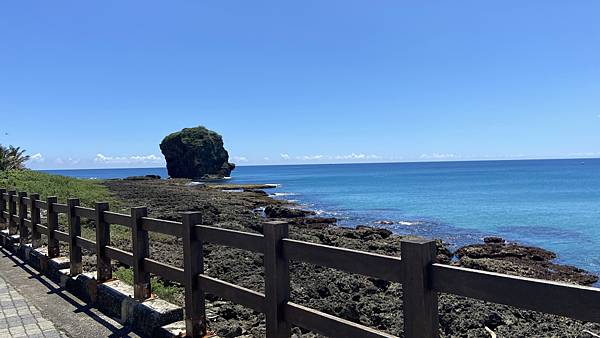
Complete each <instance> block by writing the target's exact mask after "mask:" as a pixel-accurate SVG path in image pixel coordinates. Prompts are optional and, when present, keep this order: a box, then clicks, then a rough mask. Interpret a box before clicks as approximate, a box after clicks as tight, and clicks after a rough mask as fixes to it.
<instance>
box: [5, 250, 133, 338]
mask: <svg viewBox="0 0 600 338" xmlns="http://www.w3.org/2000/svg"><path fill="white" fill-rule="evenodd" d="M0 337H57V338H58V337H90V338H92V337H138V336H137V335H135V334H134V333H131V331H130V329H129V328H128V327H127V326H123V325H121V324H119V323H118V322H117V321H115V320H114V319H112V318H109V317H107V316H105V315H103V314H102V313H100V312H99V311H98V310H96V309H94V308H91V307H90V306H88V305H87V304H85V303H84V302H82V301H81V300H79V299H78V298H76V297H75V296H73V295H71V294H70V293H68V292H67V291H65V290H64V289H63V288H61V287H60V285H57V284H56V283H54V282H52V281H51V280H50V279H48V278H47V277H45V276H43V275H41V274H39V273H38V272H37V271H35V270H33V269H32V268H31V267H29V266H28V265H26V264H24V263H23V262H22V261H21V260H20V259H19V258H17V257H16V256H14V255H13V254H12V253H10V252H9V251H6V250H5V249H2V248H0Z"/></svg>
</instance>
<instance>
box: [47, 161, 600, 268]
mask: <svg viewBox="0 0 600 338" xmlns="http://www.w3.org/2000/svg"><path fill="white" fill-rule="evenodd" d="M49 172H51V173H55V174H62V175H68V176H76V177H84V178H118V177H126V176H132V175H145V174H158V175H161V176H163V177H165V176H166V175H167V174H166V170H165V169H164V168H150V169H100V170H60V171H49ZM229 182H230V183H250V182H252V183H277V184H279V185H280V186H279V187H278V188H277V189H273V190H272V191H271V192H272V193H273V194H276V195H277V196H278V198H285V199H290V200H295V201H297V202H298V203H301V204H304V205H306V206H307V207H310V208H312V209H314V210H318V211H319V212H321V213H322V214H324V215H333V216H335V217H338V218H339V219H340V220H341V221H340V223H341V224H342V225H348V226H355V225H358V224H376V222H377V221H379V220H390V221H393V222H394V224H393V225H389V226H388V225H386V226H385V227H389V228H391V229H392V230H393V231H395V232H398V233H403V234H417V235H423V236H428V237H435V238H443V239H444V240H446V241H447V242H449V243H451V244H453V245H455V246H458V245H463V244H467V243H474V242H478V241H480V240H481V238H482V237H484V236H488V235H498V236H502V237H504V238H506V239H509V240H514V241H518V242H521V243H525V244H531V245H536V246H541V247H543V248H547V249H549V250H552V251H555V252H557V253H558V255H559V259H558V261H559V262H561V263H568V264H573V265H576V266H579V267H582V268H584V269H587V270H590V271H593V272H595V273H597V274H600V254H599V253H598V249H599V248H600V159H584V160H580V159H578V160H526V161H485V162H483V161H482V162H437V163H385V164H336V165H290V166H246V167H238V168H236V170H235V171H234V172H233V178H232V179H231V180H230V181H229Z"/></svg>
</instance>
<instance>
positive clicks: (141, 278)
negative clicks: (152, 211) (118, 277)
mask: <svg viewBox="0 0 600 338" xmlns="http://www.w3.org/2000/svg"><path fill="white" fill-rule="evenodd" d="M146 216H148V208H146V207H141V208H131V242H132V243H133V245H132V246H133V297H134V298H135V299H138V300H144V299H147V298H150V295H151V293H152V289H151V287H150V273H148V272H146V270H144V258H147V257H148V256H149V253H150V243H149V242H148V231H146V230H144V229H142V217H146Z"/></svg>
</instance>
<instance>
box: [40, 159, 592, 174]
mask: <svg viewBox="0 0 600 338" xmlns="http://www.w3.org/2000/svg"><path fill="white" fill-rule="evenodd" d="M598 159H600V157H562V158H556V157H547V158H540V157H537V158H510V159H462V160H458V159H456V160H440V161H419V160H412V161H411V160H408V161H382V162H336V163H265V164H235V166H236V167H268V166H309V165H349V164H402V163H460V162H502V161H506V162H508V161H552V160H598ZM163 168H164V169H166V168H167V167H166V166H161V167H112V168H110V167H109V168H106V167H103V168H63V169H30V170H34V171H53V170H109V169H163ZM28 169H29V168H28Z"/></svg>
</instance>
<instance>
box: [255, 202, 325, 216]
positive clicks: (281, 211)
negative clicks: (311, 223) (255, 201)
mask: <svg viewBox="0 0 600 338" xmlns="http://www.w3.org/2000/svg"><path fill="white" fill-rule="evenodd" d="M314 214H315V212H314V211H307V210H302V209H292V208H284V207H280V206H276V205H269V206H267V207H266V208H265V215H266V216H267V217H269V218H296V217H306V216H310V215H314Z"/></svg>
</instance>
